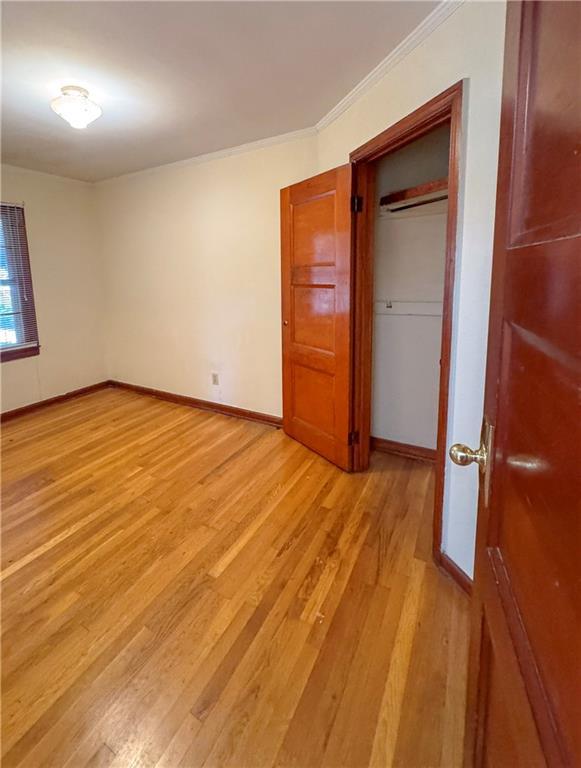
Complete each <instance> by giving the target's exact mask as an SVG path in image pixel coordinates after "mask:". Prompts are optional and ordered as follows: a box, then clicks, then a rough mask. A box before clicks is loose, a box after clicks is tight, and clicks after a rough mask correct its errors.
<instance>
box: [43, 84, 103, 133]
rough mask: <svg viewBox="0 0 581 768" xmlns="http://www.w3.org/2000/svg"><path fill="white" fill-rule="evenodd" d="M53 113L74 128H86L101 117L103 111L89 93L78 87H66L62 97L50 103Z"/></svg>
mask: <svg viewBox="0 0 581 768" xmlns="http://www.w3.org/2000/svg"><path fill="white" fill-rule="evenodd" d="M50 107H51V109H52V110H53V112H56V113H57V115H58V116H59V117H62V119H63V120H66V121H67V123H68V124H69V125H70V126H71V127H72V128H79V129H80V128H86V127H87V126H88V125H89V123H92V122H93V120H96V119H97V118H98V117H101V115H102V114H103V110H102V109H101V107H100V106H99V105H98V104H95V102H94V101H91V99H90V98H89V92H88V91H87V90H86V89H85V88H80V87H79V86H78V85H65V86H64V88H61V95H60V96H57V98H56V99H53V100H52V101H51V103H50Z"/></svg>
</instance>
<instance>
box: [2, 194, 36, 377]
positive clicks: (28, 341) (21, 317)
mask: <svg viewBox="0 0 581 768" xmlns="http://www.w3.org/2000/svg"><path fill="white" fill-rule="evenodd" d="M0 212H1V220H0V355H1V359H2V362H4V361H5V360H16V359H17V358H19V357H31V356H32V355H38V353H39V349H40V347H39V344H38V331H37V329H36V313H35V311H34V296H33V294H32V277H31V274H30V261H29V258H28V243H27V241H26V227H25V224H24V209H23V208H22V206H19V205H7V204H5V203H2V204H0Z"/></svg>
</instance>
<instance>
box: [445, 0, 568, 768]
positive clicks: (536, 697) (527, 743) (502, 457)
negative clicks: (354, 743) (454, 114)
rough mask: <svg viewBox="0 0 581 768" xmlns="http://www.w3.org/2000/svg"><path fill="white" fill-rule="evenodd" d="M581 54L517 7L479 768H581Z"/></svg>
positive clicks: (479, 572)
mask: <svg viewBox="0 0 581 768" xmlns="http://www.w3.org/2000/svg"><path fill="white" fill-rule="evenodd" d="M580 42H581V3H578V2H516V1H515V2H510V3H508V16H507V37H506V48H505V71H504V90H503V103H502V118H501V141H500V158H499V176H498V197H497V208H496V225H495V226H496V229H495V245H494V265H493V283H492V307H491V317H490V332H489V334H490V335H489V350H488V355H489V357H488V366H487V380H486V397H485V423H486V424H487V425H490V426H492V427H494V439H493V440H489V441H488V442H489V453H488V456H485V455H484V452H482V453H479V454H477V455H476V459H477V460H478V461H479V463H481V464H482V465H483V466H484V465H486V471H485V472H484V473H483V474H482V478H483V481H482V483H481V493H480V508H479V519H478V535H477V553H476V574H475V593H474V606H473V610H474V616H473V635H472V647H471V666H470V684H469V698H468V719H467V749H466V764H467V765H470V766H471V765H476V766H499V767H500V768H508V767H510V768H517V766H526V768H533V767H534V766H545V765H550V766H559V768H561V766H581V462H580V458H579V456H580V449H581V408H580V405H581V397H580V391H581V239H580V232H581V197H580V195H581V191H580V190H581V187H580V180H581V169H580V160H581V143H580V140H579V130H580V128H581V111H580V108H581V98H580V97H581V45H580ZM485 432H488V433H489V430H488V429H487V430H485ZM489 434H490V433H489ZM485 438H486V436H485ZM484 442H486V439H485V441H484ZM455 449H456V450H455V455H456V459H457V460H458V462H459V463H468V462H469V461H470V459H471V458H474V454H472V453H471V452H470V451H463V450H462V449H461V447H458V446H455ZM452 450H454V449H452ZM467 471H472V470H467ZM487 481H489V482H490V483H491V485H490V491H489V492H488V490H487V488H486V484H487Z"/></svg>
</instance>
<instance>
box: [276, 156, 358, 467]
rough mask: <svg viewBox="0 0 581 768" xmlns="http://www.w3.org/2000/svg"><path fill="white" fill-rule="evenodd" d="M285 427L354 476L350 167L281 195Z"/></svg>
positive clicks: (297, 438) (343, 167)
mask: <svg viewBox="0 0 581 768" xmlns="http://www.w3.org/2000/svg"><path fill="white" fill-rule="evenodd" d="M281 226H282V232H281V239H282V243H281V244H282V320H283V334H282V350H283V425H284V430H285V432H286V433H287V434H288V435H290V437H293V438H295V440H299V441H300V442H301V443H304V444H305V445H306V446H308V447H309V448H311V449H312V450H314V451H316V452H317V453H320V454H321V455H322V456H325V458H327V459H329V461H332V462H334V463H335V464H337V465H338V466H339V467H341V468H342V469H346V470H350V469H351V466H352V450H351V446H350V440H349V430H350V418H351V345H352V341H351V305H352V300H351V293H352V290H351V166H349V165H344V166H342V167H340V168H336V169H334V170H332V171H328V172H327V173H322V174H320V175H319V176H315V177H314V178H312V179H307V180H306V181H302V182H300V183H299V184H293V186H292V187H287V188H286V189H283V190H282V191H281Z"/></svg>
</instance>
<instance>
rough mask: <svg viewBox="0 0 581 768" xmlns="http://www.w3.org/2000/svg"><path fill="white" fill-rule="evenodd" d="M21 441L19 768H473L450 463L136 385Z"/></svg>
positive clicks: (7, 743) (8, 720) (12, 484)
mask: <svg viewBox="0 0 581 768" xmlns="http://www.w3.org/2000/svg"><path fill="white" fill-rule="evenodd" d="M2 443H3V453H2V492H3V493H2V501H3V518H2V553H3V559H2V575H1V579H2V662H3V664H2V680H3V687H2V694H3V707H2V753H3V760H2V765H3V766H4V768H16V767H17V766H19V767H20V768H40V767H41V766H47V767H48V766H50V767H51V768H55V767H58V768H65V767H66V768H83V767H84V766H91V767H92V768H111V767H113V768H138V767H139V768H161V767H162V766H163V767H164V768H178V766H182V767H187V768H194V767H195V768H202V766H205V767H206V768H210V767H214V766H230V767H231V768H243V767H245V766H247V767H248V768H263V767H265V768H266V767H267V766H278V767H279V768H283V767H288V768H290V767H291V766H293V767H294V768H310V767H311V766H313V767H315V766H326V767H327V768H363V767H364V766H375V767H377V768H387V767H388V766H402V768H427V767H428V766H430V767H432V766H444V767H445V768H453V766H460V765H461V747H462V738H463V714H464V701H465V685H466V654H467V640H468V604H469V601H468V598H467V596H466V595H465V594H463V592H462V591H461V590H460V589H459V587H458V586H457V585H456V584H454V583H453V582H452V581H451V579H449V578H448V577H446V576H445V575H443V574H442V573H441V572H439V571H438V570H437V569H436V568H435V567H434V565H433V564H432V561H431V556H430V534H429V531H430V526H431V519H430V518H431V514H430V512H431V499H432V494H433V468H432V467H431V466H430V465H429V464H424V463H421V462H417V461H414V460H410V459H405V458H400V457H397V456H390V455H387V454H380V453H374V454H373V455H372V462H371V467H370V469H369V471H368V472H365V473H361V474H355V475H348V474H345V473H343V472H341V471H340V470H338V469H336V468H335V467H333V466H332V465H330V464H329V463H328V462H326V461H325V460H324V459H322V458H320V457H318V456H316V455H315V454H313V453H311V452H310V451H308V450H307V449H306V448H304V447H303V446H301V445H299V444H298V443H296V442H294V441H292V440H290V439H289V438H288V437H286V436H285V435H284V434H283V432H282V431H280V430H277V429H274V428H271V427H267V426H264V425H261V424H256V423H252V422H249V421H242V420H239V419H236V418H231V417H227V416H222V415H216V414H212V413H209V412H205V411H199V410H196V409H193V408H189V407H186V406H182V405H177V404H173V403H168V402H164V401H161V400H156V399H153V398H150V397H147V396H144V395H139V394H135V393H133V392H128V391H122V390H117V389H106V390H102V391H98V392H94V393H91V394H87V395H84V396H82V397H79V398H77V399H74V400H70V401H67V402H63V403H57V404H55V405H52V406H49V407H47V408H45V409H43V410H41V411H37V412H34V413H30V414H27V415H23V416H20V417H18V418H16V419H14V420H12V421H10V422H7V423H6V424H5V425H4V426H3V429H2Z"/></svg>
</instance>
